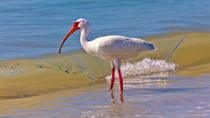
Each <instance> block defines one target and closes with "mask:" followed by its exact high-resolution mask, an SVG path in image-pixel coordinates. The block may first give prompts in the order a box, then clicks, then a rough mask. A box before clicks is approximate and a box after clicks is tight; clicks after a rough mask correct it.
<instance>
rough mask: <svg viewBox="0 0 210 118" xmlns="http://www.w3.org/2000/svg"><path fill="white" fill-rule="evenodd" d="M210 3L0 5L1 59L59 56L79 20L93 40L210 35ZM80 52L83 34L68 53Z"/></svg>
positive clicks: (93, 0) (79, 0)
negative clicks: (85, 23)
mask: <svg viewBox="0 0 210 118" xmlns="http://www.w3.org/2000/svg"><path fill="white" fill-rule="evenodd" d="M208 6H210V1H208V0H200V1H199V2H198V1H197V0H141V1H139V0H132V1H131V0H130V1H129V0H127V1H125V0H112V1H107V0H103V1H102V0H101V1H99V0H88V1H87V0H59V1H52V0H45V1H43V0H18V1H14V0H7V1H3V0H2V1H1V2H0V36H1V37H0V60H2V59H13V58H21V57H24V58H25V57H33V56H39V55H45V54H53V53H57V52H58V47H59V45H60V42H61V40H62V39H63V37H64V36H65V34H66V33H67V32H68V30H69V29H70V28H71V26H72V24H73V22H74V21H75V20H77V19H78V18H81V17H82V18H85V19H88V20H89V22H90V24H91V31H90V35H89V39H90V40H92V39H94V38H96V37H100V36H104V35H112V34H117V35H124V36H129V37H143V36H149V35H157V34H163V33H168V32H186V31H201V32H209V31H210V22H209V21H210V14H209V13H210V7H208ZM78 49H81V46H80V42H79V32H76V33H75V34H73V35H72V36H71V40H70V41H67V42H66V43H65V45H64V48H63V52H67V51H71V50H78Z"/></svg>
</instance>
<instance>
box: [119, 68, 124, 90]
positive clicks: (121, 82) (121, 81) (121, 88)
mask: <svg viewBox="0 0 210 118" xmlns="http://www.w3.org/2000/svg"><path fill="white" fill-rule="evenodd" d="M118 73H119V78H120V90H121V92H123V78H122V75H121V71H120V69H119V70H118Z"/></svg>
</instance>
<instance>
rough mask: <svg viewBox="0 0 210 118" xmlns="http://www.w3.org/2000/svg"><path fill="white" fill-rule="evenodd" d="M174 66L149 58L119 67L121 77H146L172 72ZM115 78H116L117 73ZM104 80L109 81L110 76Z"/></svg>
mask: <svg viewBox="0 0 210 118" xmlns="http://www.w3.org/2000/svg"><path fill="white" fill-rule="evenodd" d="M175 69H176V64H174V63H171V62H166V61H165V60H154V59H150V58H144V59H143V60H142V61H140V62H136V63H124V64H122V66H121V71H122V76H123V77H129V76H147V75H153V74H156V75H160V76H161V75H165V74H166V73H168V72H171V71H174V70H175ZM115 76H116V77H118V74H117V72H116V73H115ZM106 79H111V75H110V76H107V77H106Z"/></svg>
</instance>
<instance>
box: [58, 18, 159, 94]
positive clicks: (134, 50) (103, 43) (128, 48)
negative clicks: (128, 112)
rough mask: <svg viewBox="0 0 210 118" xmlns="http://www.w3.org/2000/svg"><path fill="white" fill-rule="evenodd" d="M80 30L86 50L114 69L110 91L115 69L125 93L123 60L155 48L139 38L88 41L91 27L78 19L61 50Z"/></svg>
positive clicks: (109, 37) (83, 20) (102, 38)
mask: <svg viewBox="0 0 210 118" xmlns="http://www.w3.org/2000/svg"><path fill="white" fill-rule="evenodd" d="M78 29H80V32H81V35H80V42H81V45H82V47H83V48H84V50H85V51H86V52H87V53H88V54H90V55H93V56H96V57H99V58H102V59H105V60H109V61H110V62H111V67H112V80H111V86H110V90H112V89H113V85H114V80H115V68H116V69H117V70H118V74H119V79H120V90H121V93H123V79H122V75H121V71H120V65H121V60H123V59H127V58H131V57H134V56H137V55H139V54H140V53H142V52H144V51H149V50H154V49H155V48H154V46H153V45H152V44H151V43H148V42H146V41H144V40H142V39H139V38H128V37H124V36H119V35H111V36H104V37H99V38H96V39H95V40H92V41H88V33H89V29H90V25H89V22H88V20H86V19H82V18H80V19H78V20H77V21H75V22H74V25H73V27H72V29H71V30H70V31H69V32H68V34H67V35H66V36H65V37H64V39H63V41H62V43H61V45H60V47H59V53H60V52H61V48H62V46H63V44H64V42H65V41H66V39H67V38H68V37H69V36H70V35H71V34H72V33H73V32H74V31H76V30H78Z"/></svg>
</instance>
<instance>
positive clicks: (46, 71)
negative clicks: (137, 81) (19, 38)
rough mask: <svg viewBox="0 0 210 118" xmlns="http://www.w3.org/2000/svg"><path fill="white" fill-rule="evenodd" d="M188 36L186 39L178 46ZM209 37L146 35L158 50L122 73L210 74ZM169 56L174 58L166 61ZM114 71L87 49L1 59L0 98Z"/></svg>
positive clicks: (81, 82)
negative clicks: (37, 56)
mask: <svg viewBox="0 0 210 118" xmlns="http://www.w3.org/2000/svg"><path fill="white" fill-rule="evenodd" d="M184 36H186V37H185V40H184V41H183V42H182V43H181V44H180V45H179V46H178V47H177V44H179V42H180V41H181V40H182V39H183V37H184ZM209 37H210V33H173V34H165V35H159V36H150V37H144V38H143V39H144V40H147V41H149V42H151V43H153V44H154V45H155V47H156V48H157V49H158V50H157V51H151V52H145V53H143V54H140V55H139V56H137V57H135V58H131V59H130V60H129V61H128V62H126V63H123V64H122V68H121V70H122V74H123V76H124V78H125V79H127V78H131V77H133V76H141V77H148V75H154V76H155V77H162V76H169V74H170V73H171V72H173V73H175V74H176V76H188V75H193V76H194V75H195V74H198V75H200V74H208V73H210V69H209V66H210V55H209V53H208V50H210V46H209V44H210V40H209ZM175 48H176V50H175V51H174V49H175ZM172 54H173V56H171V55H172ZM170 56H171V57H170ZM169 58H171V59H170V61H166V60H168V59H169ZM177 70H178V71H177ZM110 73H111V67H110V63H109V62H107V61H104V60H101V59H98V58H96V57H93V56H90V55H88V54H86V53H85V52H83V51H76V52H71V53H67V54H62V55H57V54H54V55H48V56H43V57H39V58H33V59H14V60H1V61H0V99H4V98H20V97H29V96H34V95H39V94H44V93H49V92H55V91H59V90H65V89H78V88H81V87H88V86H89V85H91V84H93V83H97V82H98V81H101V80H103V79H102V78H109V79H110V76H108V75H110ZM116 75H118V74H116ZM107 76H108V77H107ZM99 83H100V82H99Z"/></svg>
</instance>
